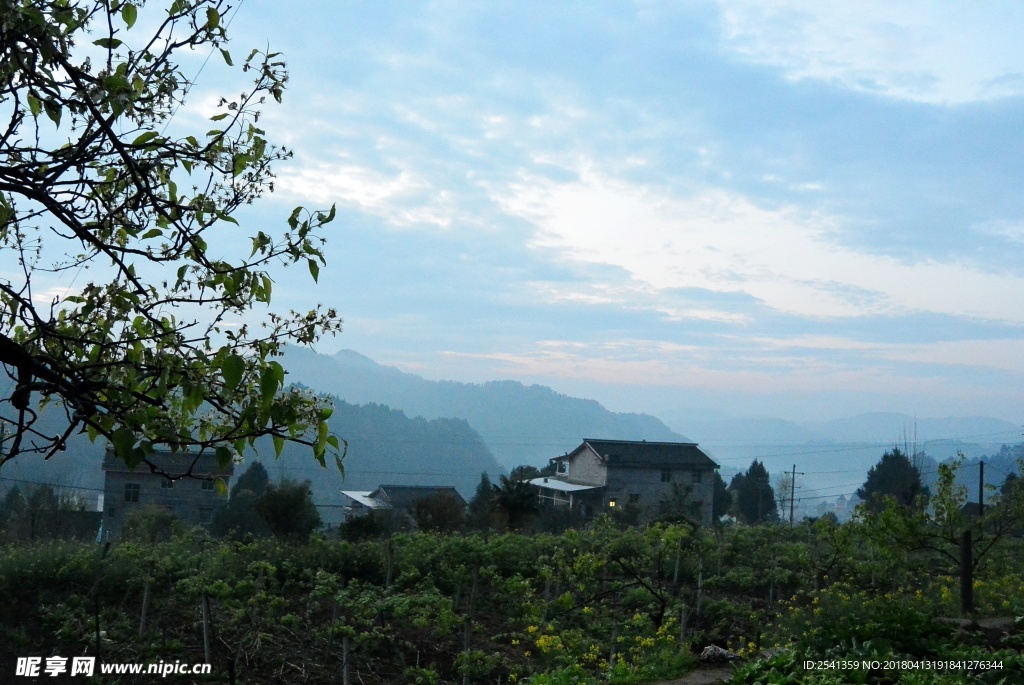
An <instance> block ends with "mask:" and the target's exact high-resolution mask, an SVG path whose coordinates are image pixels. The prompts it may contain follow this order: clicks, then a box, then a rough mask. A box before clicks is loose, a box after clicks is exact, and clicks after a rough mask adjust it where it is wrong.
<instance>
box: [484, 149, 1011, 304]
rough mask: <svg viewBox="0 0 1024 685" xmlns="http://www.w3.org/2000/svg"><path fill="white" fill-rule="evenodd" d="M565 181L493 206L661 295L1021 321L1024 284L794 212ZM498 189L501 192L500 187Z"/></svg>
mask: <svg viewBox="0 0 1024 685" xmlns="http://www.w3.org/2000/svg"><path fill="white" fill-rule="evenodd" d="M579 179H580V180H578V181H575V182H570V183H556V182H553V181H551V180H550V179H545V178H540V177H536V176H523V177H522V179H521V181H520V182H518V183H516V184H514V185H512V186H511V187H509V188H508V189H506V190H505V191H504V192H503V193H501V194H496V195H495V200H496V201H497V202H498V203H499V204H500V205H501V206H502V207H503V209H504V211H506V212H508V213H510V214H513V215H515V216H518V217H521V218H524V219H526V220H528V221H530V222H532V223H533V225H534V226H536V234H535V237H534V240H533V242H532V247H535V248H538V249H549V250H550V249H554V250H557V251H560V252H561V253H562V254H563V255H564V256H565V257H566V258H568V259H571V260H574V261H578V262H582V263H588V264H604V265H614V266H616V267H620V268H621V269H624V270H625V271H627V272H628V273H629V274H630V275H631V276H632V278H633V279H634V280H635V281H636V282H638V283H641V284H645V285H646V286H648V287H650V288H653V289H655V290H660V291H665V290H669V289H675V288H703V289H706V290H710V291H716V292H728V293H746V294H749V295H751V296H753V297H755V298H758V299H759V300H761V301H762V302H764V303H765V304H767V305H768V306H769V307H772V308H774V309H776V310H778V311H782V312H787V313H791V314H797V315H803V316H813V317H854V316H863V315H878V314H887V315H891V314H903V313H908V312H933V313H942V314H949V315H954V316H967V317H973V318H977V319H990V320H1001V321H1010V322H1017V323H1024V301H1022V300H1020V298H1014V297H1008V296H1007V293H1014V292H1022V291H1024V279H1022V278H1020V277H1016V276H1010V275H1000V274H996V273H987V272H983V271H980V270H978V269H976V268H973V267H971V266H969V265H965V264H959V263H954V262H936V261H920V262H915V263H905V262H901V261H899V260H897V259H894V258H892V257H889V256H885V255H878V254H870V253H865V252H859V251H857V250H854V249H851V248H849V247H846V246H844V245H842V243H841V242H840V240H839V238H840V230H841V225H840V223H839V222H838V221H837V220H835V219H833V218H831V217H829V216H826V215H824V214H821V213H818V212H812V211H806V210H801V209H798V208H795V207H792V206H783V207H778V208H770V209H766V208H763V207H760V206H758V205H756V204H754V203H753V202H752V201H751V200H749V199H747V198H746V197H744V196H741V195H738V194H736V193H732V192H729V191H725V190H720V189H716V188H706V187H704V188H695V189H694V190H692V191H691V192H690V194H689V195H687V196H683V197H677V196H675V195H671V194H669V193H667V192H661V191H659V190H657V189H652V188H648V187H645V186H639V185H635V184H631V183H629V182H626V181H622V180H618V179H614V178H608V177H605V176H603V175H602V174H600V173H598V172H596V171H594V170H593V169H592V168H584V169H582V170H581V171H580V173H579ZM491 190H492V192H494V190H495V189H493V188H492V189H491Z"/></svg>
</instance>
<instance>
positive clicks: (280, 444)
mask: <svg viewBox="0 0 1024 685" xmlns="http://www.w3.org/2000/svg"><path fill="white" fill-rule="evenodd" d="M283 450H284V438H282V437H281V436H280V435H275V436H274V456H276V457H278V458H280V457H281V452H282V451H283Z"/></svg>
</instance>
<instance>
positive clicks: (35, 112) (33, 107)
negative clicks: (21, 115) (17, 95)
mask: <svg viewBox="0 0 1024 685" xmlns="http://www.w3.org/2000/svg"><path fill="white" fill-rule="evenodd" d="M28 110H29V111H30V112H32V116H34V117H37V116H39V113H40V112H42V111H43V103H42V102H40V100H39V98H37V97H36V96H35V95H33V94H32V93H29V94H28Z"/></svg>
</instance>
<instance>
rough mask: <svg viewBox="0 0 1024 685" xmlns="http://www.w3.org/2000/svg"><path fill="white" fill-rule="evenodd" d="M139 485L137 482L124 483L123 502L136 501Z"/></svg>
mask: <svg viewBox="0 0 1024 685" xmlns="http://www.w3.org/2000/svg"><path fill="white" fill-rule="evenodd" d="M141 489H142V488H141V486H140V485H139V484H138V483H125V484H124V501H125V502H138V501H139V491H140V490H141Z"/></svg>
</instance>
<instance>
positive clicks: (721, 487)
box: [711, 471, 732, 525]
mask: <svg viewBox="0 0 1024 685" xmlns="http://www.w3.org/2000/svg"><path fill="white" fill-rule="evenodd" d="M714 497H715V501H714V505H713V507H712V509H711V520H712V521H714V522H715V524H716V525H717V523H718V522H719V521H721V520H722V517H723V516H725V515H726V514H728V513H729V510H730V509H731V508H732V492H730V490H729V487H728V486H727V485H726V484H725V479H724V478H722V474H720V473H719V472H718V471H715V495H714Z"/></svg>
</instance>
